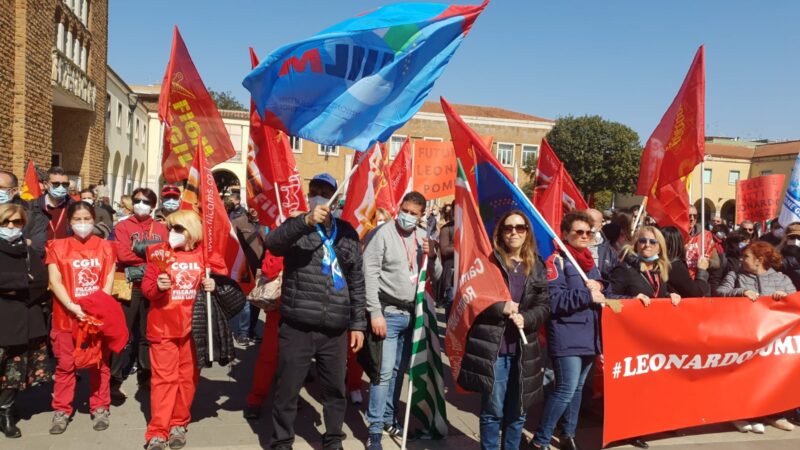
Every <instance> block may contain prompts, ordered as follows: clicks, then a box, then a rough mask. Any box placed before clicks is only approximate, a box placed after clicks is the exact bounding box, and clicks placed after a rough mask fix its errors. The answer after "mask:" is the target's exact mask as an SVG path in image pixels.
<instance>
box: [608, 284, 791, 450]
mask: <svg viewBox="0 0 800 450" xmlns="http://www.w3.org/2000/svg"><path fill="white" fill-rule="evenodd" d="M602 330H603V348H604V356H605V364H604V369H603V376H604V378H605V421H604V424H603V445H604V446H605V445H607V444H609V443H611V442H615V441H619V440H622V439H626V438H630V437H635V436H646V435H648V434H653V433H658V432H662V431H667V430H677V429H681V428H687V427H693V426H698V425H707V424H711V423H718V422H728V421H732V420H737V419H749V418H753V417H761V416H766V415H770V414H776V413H780V412H783V411H788V410H791V409H794V408H796V407H798V406H800V389H798V388H797V380H798V379H800V294H792V295H790V296H789V297H787V298H786V299H784V300H781V301H775V300H773V299H772V298H770V297H761V298H759V299H758V300H757V301H756V302H751V301H750V300H748V299H747V298H743V297H742V298H692V299H683V301H681V303H680V304H679V305H678V306H672V304H671V303H670V301H669V299H656V300H653V302H652V304H651V305H650V307H648V308H645V307H644V306H643V305H642V304H641V303H640V302H639V301H635V300H630V301H625V309H624V310H623V311H622V312H621V313H619V314H614V313H612V312H611V311H608V310H607V309H606V310H604V311H603V325H602Z"/></svg>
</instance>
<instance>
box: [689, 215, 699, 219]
mask: <svg viewBox="0 0 800 450" xmlns="http://www.w3.org/2000/svg"><path fill="white" fill-rule="evenodd" d="M689 218H690V219H697V214H689Z"/></svg>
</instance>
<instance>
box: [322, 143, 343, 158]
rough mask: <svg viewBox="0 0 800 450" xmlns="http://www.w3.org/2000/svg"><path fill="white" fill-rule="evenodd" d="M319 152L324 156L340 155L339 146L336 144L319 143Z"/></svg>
mask: <svg viewBox="0 0 800 450" xmlns="http://www.w3.org/2000/svg"><path fill="white" fill-rule="evenodd" d="M317 153H319V154H320V155H324V156H339V147H338V146H336V145H322V144H319V150H317Z"/></svg>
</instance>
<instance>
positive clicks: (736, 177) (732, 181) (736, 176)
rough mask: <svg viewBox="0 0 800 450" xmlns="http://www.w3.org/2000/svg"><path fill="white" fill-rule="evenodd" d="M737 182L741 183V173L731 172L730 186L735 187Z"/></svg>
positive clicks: (729, 175) (729, 173) (729, 174)
mask: <svg viewBox="0 0 800 450" xmlns="http://www.w3.org/2000/svg"><path fill="white" fill-rule="evenodd" d="M737 181H739V171H738V170H731V171H730V172H728V184H732V185H735V184H736V182H737Z"/></svg>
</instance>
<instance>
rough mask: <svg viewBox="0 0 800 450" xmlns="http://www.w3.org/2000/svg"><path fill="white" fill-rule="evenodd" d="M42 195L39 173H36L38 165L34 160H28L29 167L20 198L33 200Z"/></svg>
mask: <svg viewBox="0 0 800 450" xmlns="http://www.w3.org/2000/svg"><path fill="white" fill-rule="evenodd" d="M41 195H42V188H41V187H40V186H39V175H37V174H36V167H35V166H34V165H33V160H28V168H27V169H26V170H25V180H23V183H22V190H21V192H20V194H19V196H20V198H21V199H23V200H25V201H31V200H33V199H36V198H39V196H41Z"/></svg>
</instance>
